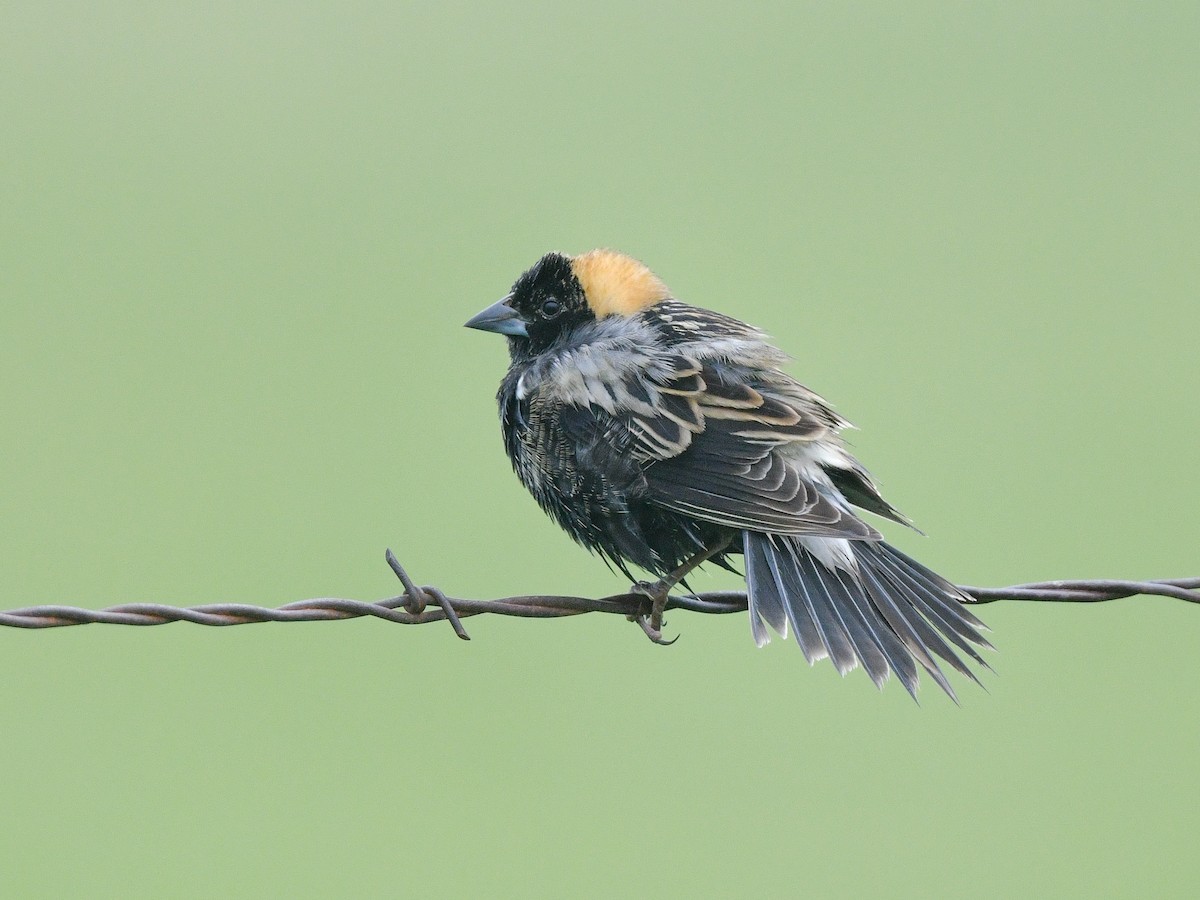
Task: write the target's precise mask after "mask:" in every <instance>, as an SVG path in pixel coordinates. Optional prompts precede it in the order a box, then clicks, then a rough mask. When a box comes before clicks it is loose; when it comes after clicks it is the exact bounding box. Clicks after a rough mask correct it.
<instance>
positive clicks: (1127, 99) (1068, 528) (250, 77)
mask: <svg viewBox="0 0 1200 900" xmlns="http://www.w3.org/2000/svg"><path fill="white" fill-rule="evenodd" d="M25 6H26V7H27V8H25V9H21V8H17V5H16V4H10V5H6V6H5V8H4V11H3V13H0V84H3V89H2V90H0V123H2V124H0V176H2V182H0V190H2V196H0V227H2V234H0V410H2V423H0V503H2V510H3V513H2V516H0V571H2V572H3V577H2V579H0V586H2V591H0V594H2V596H0V607H3V608H11V607H17V606H24V605H28V604H38V603H70V604H80V605H86V606H93V607H101V606H105V605H109V604H115V603H121V602H130V601H157V602H166V603H172V604H180V605H183V604H191V603H202V602H216V601H237V602H246V603H256V604H266V605H277V604H281V603H285V602H288V601H291V600H297V599H302V598H305V597H313V596H327V595H333V596H342V597H354V598H359V599H374V598H378V597H384V596H389V595H391V594H393V593H395V592H396V591H397V587H396V584H395V583H394V580H393V579H392V576H391V574H390V573H389V571H388V570H387V568H386V567H385V565H384V562H383V550H384V548H385V547H386V546H390V547H393V548H394V549H395V550H396V552H397V553H398V554H399V556H400V558H401V560H402V561H404V562H405V563H406V564H407V565H408V566H409V568H410V569H411V571H412V572H413V573H414V576H415V577H416V578H417V579H418V581H420V582H424V583H434V584H438V585H440V586H442V587H443V588H445V589H446V590H448V591H450V592H452V593H455V594H458V595H460V596H472V597H497V596H504V595H509V594H515V593H522V592H568V593H576V594H590V595H602V594H606V593H612V592H615V591H619V590H621V589H622V588H623V587H624V584H623V582H622V581H621V579H619V578H615V577H614V576H612V575H610V574H609V573H608V572H607V571H606V569H605V568H604V566H603V565H602V564H601V563H600V562H599V561H597V560H595V559H593V558H590V557H589V556H588V555H587V554H585V553H584V552H583V551H581V550H579V549H578V548H576V547H575V546H574V545H572V544H571V543H570V542H569V541H568V540H567V538H566V537H565V536H563V535H562V534H560V533H559V532H558V531H557V529H556V528H555V526H553V525H552V524H551V523H550V522H549V521H547V520H546V519H544V518H543V516H542V514H541V513H540V512H539V511H538V509H537V508H536V506H535V505H534V503H533V502H532V501H531V500H530V499H529V498H528V497H527V496H525V494H524V492H523V491H522V489H521V488H520V486H519V485H518V484H517V482H516V480H515V479H514V478H513V477H512V475H511V472H510V471H509V467H508V463H507V461H506V460H505V458H504V456H503V453H502V450H501V445H500V440H499V434H498V426H497V423H496V419H495V410H494V406H493V399H492V398H493V394H494V391H495V387H496V385H497V383H498V382H499V379H500V377H501V375H502V372H503V369H504V366H505V360H506V357H505V353H504V347H503V341H501V340H499V339H496V338H494V337H491V336H486V335H481V334H478V333H474V332H468V331H466V330H464V329H462V327H461V324H462V322H463V321H465V320H466V319H467V317H468V316H470V315H471V314H473V313H475V312H476V311H477V310H478V309H480V308H481V307H483V306H484V305H486V304H488V303H490V302H492V301H493V300H494V299H496V298H497V297H499V296H500V295H501V294H503V293H504V292H505V291H506V290H507V287H508V285H509V284H510V283H511V282H512V280H513V279H514V278H515V277H516V276H517V275H518V274H519V273H520V272H521V271H522V270H523V269H524V268H525V267H527V266H528V265H529V264H530V263H532V262H533V261H534V260H535V259H536V258H537V257H538V256H539V255H541V254H542V253H544V252H545V251H547V250H550V249H561V250H565V251H568V252H579V251H582V250H585V249H588V248H590V247H593V246H613V247H617V248H620V249H622V250H625V251H627V252H630V253H633V254H634V255H636V256H639V257H640V258H642V259H644V260H645V261H646V262H647V263H649V264H650V265H651V266H652V267H653V268H654V269H655V270H656V271H657V272H658V273H659V274H661V275H662V277H663V278H664V279H665V280H666V281H667V283H668V284H669V285H671V287H672V288H673V289H674V291H675V293H676V294H677V295H678V296H680V297H682V298H683V299H686V300H689V301H691V302H694V303H696V304H698V305H702V306H709V307H714V308H717V309H720V310H722V311H724V312H728V313H731V314H733V315H736V316H739V317H741V318H744V319H746V320H749V321H752V322H755V323H757V324H759V325H761V326H763V327H764V328H766V329H768V330H769V331H770V332H771V333H772V334H773V335H774V336H775V337H776V338H777V341H778V343H779V344H780V345H781V346H782V347H784V348H785V349H787V350H789V351H790V352H791V353H792V354H793V355H794V356H795V357H796V362H795V365H794V368H793V371H794V372H795V373H796V374H797V375H798V376H799V377H800V378H801V379H802V380H803V381H805V382H806V383H807V384H809V385H810V386H812V387H814V388H815V389H817V390H818V391H820V392H821V393H823V394H824V395H826V396H827V397H829V398H830V399H831V400H833V401H834V402H835V403H836V404H837V406H838V408H839V410H841V411H842V412H843V413H844V414H846V415H847V416H848V417H850V418H851V419H852V420H853V421H855V422H856V423H857V424H858V425H859V426H860V428H861V431H858V432H854V433H853V434H852V435H851V438H852V440H853V442H854V445H855V448H856V449H857V451H858V452H859V454H860V456H861V457H862V458H863V459H864V460H865V462H866V463H867V464H868V465H869V466H871V468H872V469H873V471H874V472H875V474H876V475H877V476H878V477H879V478H880V480H881V481H882V483H883V485H884V487H885V489H886V491H887V493H888V496H889V497H890V498H891V499H892V501H893V502H894V503H896V504H897V505H898V506H899V507H900V508H902V509H904V510H905V511H906V512H908V513H909V514H910V515H912V516H913V517H914V518H915V519H916V520H917V522H918V523H919V524H920V525H921V526H922V527H923V528H924V529H925V530H926V531H927V532H929V534H930V537H929V538H921V537H919V536H917V535H913V534H907V533H903V532H902V531H900V530H899V529H890V530H889V534H891V535H892V536H893V537H894V539H895V540H896V541H897V542H898V544H899V545H900V546H901V547H903V548H905V549H907V550H908V551H910V552H913V553H915V554H917V555H918V556H920V558H921V559H922V560H923V561H925V562H926V563H928V564H929V565H930V566H932V567H934V568H936V569H938V570H940V571H942V572H944V573H945V574H946V575H947V576H949V577H951V578H953V579H955V580H958V581H960V582H965V583H971V584H986V585H1002V584H1011V583H1014V582H1019V581H1029V580H1035V579H1045V578H1067V577H1125V578H1143V577H1146V578H1148V577H1168V576H1181V575H1189V574H1190V575H1196V574H1200V555H1198V554H1197V536H1198V532H1200V529H1198V527H1197V525H1196V505H1197V491H1196V477H1195V462H1196V448H1197V440H1198V439H1200V429H1198V427H1197V424H1196V421H1197V414H1196V410H1197V389H1198V387H1200V361H1198V356H1197V352H1196V336H1197V331H1198V328H1200V307H1198V303H1197V301H1198V297H1200V291H1198V289H1197V284H1198V282H1200V253H1198V252H1197V250H1198V248H1200V165H1198V162H1197V161H1198V160H1200V107H1198V106H1197V97H1198V96H1200V53H1198V52H1197V47H1198V46H1200V7H1197V6H1196V4H1194V3H1180V4H1168V3H1158V4H1132V3H1129V4H1082V3H1080V4H1071V3H1055V4H1043V3H1028V4H970V5H967V4H957V3H934V4H928V3H926V4H913V3H905V4H881V3H875V4H863V5H857V6H854V5H850V4H820V5H816V4H808V5H802V6H796V5H793V4H781V5H778V6H759V7H753V8H751V7H741V8H739V9H738V10H736V11H735V10H734V9H733V8H731V7H726V6H721V5H712V6H709V7H701V6H698V5H696V4H693V3H688V4H677V5H663V6H658V5H654V4H647V3H608V4H605V5H603V6H597V7H583V6H579V7H576V6H571V5H565V4H562V3H555V4H544V5H538V4H522V5H519V6H516V7H511V6H510V8H509V9H507V10H506V11H500V10H499V9H498V8H494V9H480V8H476V7H473V6H470V5H454V4H447V5H443V6H441V7H439V8H438V9H436V10H435V9H433V8H426V7H418V6H407V5H397V4H393V3H379V4H369V3H338V4H327V5H313V4H308V5H299V4H292V3H259V4H243V3H230V2H222V3H210V4H204V5H199V4H197V5H193V6H190V7H185V6H183V5H178V4H167V5H161V4H149V3H132V2H125V3H109V4H103V5H95V4H83V3H55V4H36V5H35V4H27V5H25ZM247 7H252V8H247ZM738 584H739V582H738V581H737V580H736V579H734V578H732V577H730V576H718V575H711V576H707V577H704V578H701V579H700V581H699V586H700V587H702V588H718V587H733V586H736V585H738ZM982 614H983V615H984V617H985V618H986V619H987V621H988V623H989V624H990V625H991V626H992V628H993V631H994V633H993V635H992V637H993V640H994V642H995V643H996V644H997V646H998V647H999V653H998V654H996V655H994V656H993V662H994V665H995V667H996V669H997V673H998V674H997V675H995V676H987V677H985V683H986V684H987V686H988V692H987V693H985V692H984V691H981V690H979V689H978V688H974V687H973V686H971V685H969V684H967V683H964V682H963V680H962V679H956V684H957V685H958V686H959V691H960V695H961V696H962V699H963V705H962V708H955V707H954V706H953V704H951V703H950V702H949V701H948V700H947V699H946V698H945V697H943V696H940V695H938V693H937V692H936V691H935V690H933V689H931V685H930V684H929V682H928V680H927V679H926V681H925V683H924V687H925V690H924V691H923V693H922V701H923V702H922V705H921V706H920V707H918V706H916V705H914V704H913V703H912V702H911V700H910V699H909V698H908V697H907V696H906V695H905V693H904V691H903V690H901V689H900V687H899V686H898V685H897V684H895V683H893V684H891V685H889V686H888V688H887V689H886V690H885V691H883V692H882V693H879V692H877V691H875V690H874V689H873V688H872V686H871V685H870V683H869V681H868V679H867V678H866V676H865V675H863V674H862V672H855V673H853V674H852V675H851V676H849V677H848V678H846V679H845V681H842V680H841V679H840V678H839V677H838V676H837V675H836V673H835V672H834V671H833V669H832V667H831V666H830V665H829V664H828V663H823V664H820V665H818V666H816V667H815V668H813V669H810V668H809V667H808V666H807V665H806V664H805V663H804V660H803V658H802V656H801V654H800V653H799V651H798V650H797V648H796V647H795V646H794V645H793V646H788V645H783V644H780V643H779V642H776V643H775V644H773V645H772V646H770V647H769V648H767V649H766V650H763V651H756V650H755V648H754V646H753V644H752V642H751V640H750V635H749V628H748V627H747V623H746V622H745V619H744V617H736V618H735V617H711V618H708V617H703V616H698V615H689V614H686V613H676V614H675V615H672V616H670V617H669V631H673V632H680V633H682V639H681V640H680V641H679V643H678V644H677V645H675V646H674V647H672V648H670V649H662V648H658V647H654V646H651V645H650V644H649V643H648V642H647V641H646V640H645V639H644V638H643V637H642V635H641V633H640V631H638V630H637V629H636V628H635V627H634V626H632V625H630V624H628V623H626V622H624V621H623V620H620V619H618V618H616V617H603V616H591V617H582V618H578V619H571V620H563V621H556V622H528V621H517V620H512V619H500V618H497V619H488V618H482V619H473V620H470V621H468V623H467V624H468V628H469V630H470V632H471V634H472V636H473V638H474V640H473V641H472V642H471V643H470V644H464V643H461V642H459V641H457V640H456V639H455V638H454V637H453V635H452V633H451V631H450V629H449V628H448V627H444V626H441V625H431V626H428V627H425V628H411V629H409V628H402V627H399V626H390V625H388V624H385V623H383V622H378V621H355V622H345V623H317V624H293V625H259V626H255V627H242V628H230V629H205V628H200V627H197V626H190V625H185V624H177V625H172V626H169V627H164V628H155V629H134V628H119V627H102V626H93V627H88V628H69V629H61V630H55V631H41V632H24V631H16V630H0V672H2V673H3V686H4V689H3V706H2V710H3V712H2V720H0V725H2V733H0V773H2V777H3V789H2V791H0V797H2V805H0V810H2V811H0V828H2V830H3V833H2V835H0V882H3V883H2V884H0V893H3V894H4V895H5V896H55V897H61V896H95V897H100V896H122V897H123V896H147V897H148V896H156V897H167V896H178V897H187V896H195V897H214V896H228V895H236V896H261V897H296V896H400V895H407V896H466V895H475V896H529V895H542V896H597V897H609V896H614V895H616V896H655V895H657V896H734V895H747V896H795V895H799V894H802V893H803V894H805V895H810V896H853V895H867V894H868V893H869V894H873V895H878V896H905V895H924V896H929V895H934V896H938V895H940V896H950V895H957V894H968V893H969V894H971V895H975V896H1034V895H1036V896H1047V895H1049V896H1088V897H1097V896H1166V895H1171V894H1183V893H1185V892H1186V893H1190V892H1191V891H1193V890H1194V888H1195V883H1196V879H1197V876H1198V875H1200V865H1198V864H1197V862H1196V854H1195V834H1196V830H1197V827H1198V826H1200V802H1198V800H1200V767H1198V766H1197V753H1198V751H1200V716H1198V714H1200V703H1198V702H1197V699H1196V684H1197V683H1198V681H1200V653H1198V652H1197V650H1198V649H1200V609H1196V608H1194V607H1189V606H1188V605H1186V604H1184V603H1180V602H1178V601H1174V600H1168V599H1160V598H1140V599H1135V600H1127V601H1122V602H1119V603H1112V604H1106V605H1102V606H1093V607H1080V606H1053V605H1052V606H1043V607H1038V606H1035V605H1030V604H997V605H993V606H989V607H986V608H984V609H983V610H982Z"/></svg>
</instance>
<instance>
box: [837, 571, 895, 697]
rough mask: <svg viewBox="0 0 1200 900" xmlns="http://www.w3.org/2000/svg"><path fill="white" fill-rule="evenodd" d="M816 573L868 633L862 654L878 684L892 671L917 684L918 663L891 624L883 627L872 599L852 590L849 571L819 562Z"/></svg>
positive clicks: (867, 669) (865, 663)
mask: <svg viewBox="0 0 1200 900" xmlns="http://www.w3.org/2000/svg"><path fill="white" fill-rule="evenodd" d="M814 572H815V574H816V577H817V578H818V579H819V580H820V581H821V583H822V584H823V585H824V587H825V588H826V589H827V590H828V591H829V594H830V598H831V600H832V601H833V603H834V604H835V605H836V606H838V607H840V608H841V609H844V610H847V611H848V613H849V615H850V618H853V619H854V620H855V621H857V622H859V623H860V624H861V625H862V626H863V629H864V631H865V632H866V634H867V637H868V643H867V646H868V647H869V648H871V649H872V650H873V651H874V653H872V652H870V651H868V652H866V653H863V654H860V658H861V659H862V663H863V669H865V670H866V672H867V674H868V675H870V676H871V680H872V681H874V682H875V686H876V687H878V688H882V687H883V685H884V682H886V681H887V679H888V675H890V674H891V673H892V672H895V673H896V677H897V678H899V679H900V681H901V682H902V683H904V684H906V685H908V684H915V683H916V679H917V667H916V664H915V663H914V662H913V659H912V657H911V656H910V655H909V654H908V651H907V650H906V649H905V647H904V644H903V643H902V642H901V641H900V639H899V638H898V637H896V635H895V634H894V633H893V632H892V631H890V630H888V629H887V628H883V627H880V625H879V622H878V616H876V615H875V613H874V611H873V610H872V609H871V605H870V602H869V601H868V600H867V598H866V597H865V596H863V595H861V594H860V593H859V592H857V591H854V590H851V588H850V586H848V585H847V583H846V577H847V576H846V573H844V572H839V571H837V570H836V569H827V568H825V567H824V566H815V567H814Z"/></svg>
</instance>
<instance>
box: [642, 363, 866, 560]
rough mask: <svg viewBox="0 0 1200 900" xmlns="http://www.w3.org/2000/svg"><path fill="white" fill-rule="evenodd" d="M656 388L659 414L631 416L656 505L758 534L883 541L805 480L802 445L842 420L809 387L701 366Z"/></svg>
mask: <svg viewBox="0 0 1200 900" xmlns="http://www.w3.org/2000/svg"><path fill="white" fill-rule="evenodd" d="M783 378H784V379H786V376H783ZM655 389H656V390H655ZM650 393H651V394H652V395H653V394H654V393H656V394H657V397H656V398H654V399H656V402H653V403H652V404H650V406H651V409H652V412H651V413H650V414H646V413H645V412H644V411H643V412H640V413H633V414H630V415H629V416H628V418H627V427H628V428H629V430H630V432H631V434H632V435H633V437H634V443H633V447H632V452H633V453H634V454H635V455H638V456H640V458H641V460H642V462H643V465H644V469H643V471H644V475H645V479H646V488H647V498H648V499H649V500H651V502H653V503H655V504H657V505H659V506H662V507H665V508H667V509H670V510H673V511H675V512H679V513H683V514H685V515H690V516H694V517H695V518H697V519H703V520H705V521H709V522H715V523H717V524H719V525H727V526H729V527H732V528H739V529H747V530H750V531H761V532H767V533H776V534H809V535H821V536H828V537H845V538H858V539H874V538H878V537H879V534H878V532H876V531H875V530H874V529H873V528H871V527H870V526H869V525H867V524H866V523H865V522H863V521H862V520H861V519H859V518H858V517H856V516H855V515H854V514H853V513H851V512H850V511H849V510H848V509H846V508H844V507H843V506H841V505H838V504H835V503H833V502H831V501H830V499H829V497H828V496H827V495H826V494H825V493H822V492H821V491H820V490H819V489H818V487H817V485H816V484H815V483H814V481H813V480H811V479H810V478H808V477H805V474H804V471H803V467H802V465H801V463H800V456H799V455H798V454H797V453H796V452H795V449H796V448H797V447H798V446H799V445H804V444H811V443H812V442H814V441H817V440H819V439H821V438H823V437H826V436H827V435H829V434H830V432H831V430H832V429H833V428H834V427H835V426H836V424H837V422H838V421H839V420H837V419H836V418H835V417H831V414H829V413H828V410H827V409H826V408H825V407H824V406H823V405H821V404H819V403H814V402H813V400H812V397H811V395H808V392H807V391H806V390H805V389H804V388H801V387H800V385H798V384H795V383H794V382H790V384H789V381H788V380H784V381H781V383H780V384H778V385H767V384H764V383H759V384H752V383H745V382H741V381H735V380H733V379H732V378H730V377H729V375H728V373H723V372H722V371H721V368H720V367H719V366H717V365H702V364H699V363H693V364H690V365H687V366H686V367H685V368H683V369H682V370H681V371H679V372H677V373H676V375H675V376H674V377H672V378H670V379H668V380H666V381H664V382H662V383H659V384H656V385H654V386H653V388H652V389H651V391H650ZM806 395H807V396H806Z"/></svg>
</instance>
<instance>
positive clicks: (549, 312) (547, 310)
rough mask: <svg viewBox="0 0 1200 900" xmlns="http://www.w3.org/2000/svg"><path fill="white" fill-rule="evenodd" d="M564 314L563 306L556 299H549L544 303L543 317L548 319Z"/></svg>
mask: <svg viewBox="0 0 1200 900" xmlns="http://www.w3.org/2000/svg"><path fill="white" fill-rule="evenodd" d="M560 312H562V304H561V303H559V302H558V300H556V299H555V298H554V297H547V298H546V299H545V300H543V301H542V315H543V316H545V317H546V318H547V319H550V318H553V317H554V316H557V315H558V314H559V313H560Z"/></svg>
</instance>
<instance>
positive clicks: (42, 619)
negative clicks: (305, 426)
mask: <svg viewBox="0 0 1200 900" xmlns="http://www.w3.org/2000/svg"><path fill="white" fill-rule="evenodd" d="M386 559H387V562H388V565H389V566H391V568H392V571H393V572H395V574H396V577H397V578H399V579H400V581H401V583H402V584H403V585H404V593H403V594H400V595H399V596H396V597H388V598H387V599H384V600H376V601H374V602H365V601H362V600H346V599H342V598H338V597H319V598H315V599H312V600H299V601H297V602H295V603H288V604H286V605H284V606H277V607H266V606H252V605H249V604H244V603H210V604H205V605H203V606H183V607H181V606H167V605H165V604H161V603H124V604H121V605H120V606H110V607H108V608H106V609H83V608H81V607H77V606H29V607H26V608H24V609H10V610H7V611H5V612H0V626H7V627H10V628H62V627H65V626H68V625H94V624H101V625H166V624H167V623H169V622H191V623H193V624H195V625H211V626H224V625H250V624H252V623H255V622H328V621H334V620H341V619H355V618H361V617H363V616H373V617H375V618H377V619H383V620H384V621H387V622H394V623H396V624H397V625H425V624H428V623H430V622H449V623H450V627H451V628H453V629H454V633H455V634H456V635H458V636H459V637H460V638H462V639H463V640H470V637H469V636H468V635H467V632H466V629H465V628H463V624H462V620H463V619H465V618H468V617H470V616H479V615H485V614H490V615H498V616H518V617H521V618H531V619H552V618H560V617H562V616H577V615H582V614H584V613H593V612H598V613H610V614H615V615H621V616H625V617H626V618H629V619H639V618H643V619H644V617H645V616H646V615H647V614H648V613H649V610H650V601H649V599H648V598H647V597H646V596H645V595H643V594H641V593H627V594H614V595H612V596H609V597H599V598H592V597H570V596H563V595H528V596H517V597H505V598H503V599H500V600H471V599H468V598H464V597H450V596H447V595H446V593H445V592H443V591H442V590H441V589H440V588H436V587H433V586H431V585H424V586H418V585H417V584H416V583H415V582H414V581H413V580H412V579H411V578H410V577H409V575H408V572H406V571H405V570H404V567H403V566H401V565H400V563H399V561H398V560H397V559H396V556H395V554H393V553H392V551H391V550H388V551H387V554H386ZM959 589H960V590H961V591H963V593H965V594H967V595H968V596H970V597H971V598H972V601H973V603H995V602H997V601H999V600H1014V601H1042V602H1048V603H1099V602H1103V601H1106V600H1120V599H1122V598H1125V597H1133V596H1137V595H1140V594H1145V595H1157V596H1161V597H1174V598H1176V599H1178V600H1185V601H1187V602H1188V603H1200V578H1167V579H1161V580H1156V581H1119V580H1112V579H1090V580H1082V581H1038V582H1032V583H1030V584H1016V585H1012V586H1010V587H1000V588H980V587H971V586H969V585H959ZM666 609H668V610H672V609H681V610H689V611H691V612H698V613H708V614H717V615H723V614H728V613H738V612H744V611H745V610H746V594H745V593H744V592H742V591H709V592H705V593H697V594H684V595H672V596H671V597H670V599H669V600H668V601H667V605H666Z"/></svg>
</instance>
